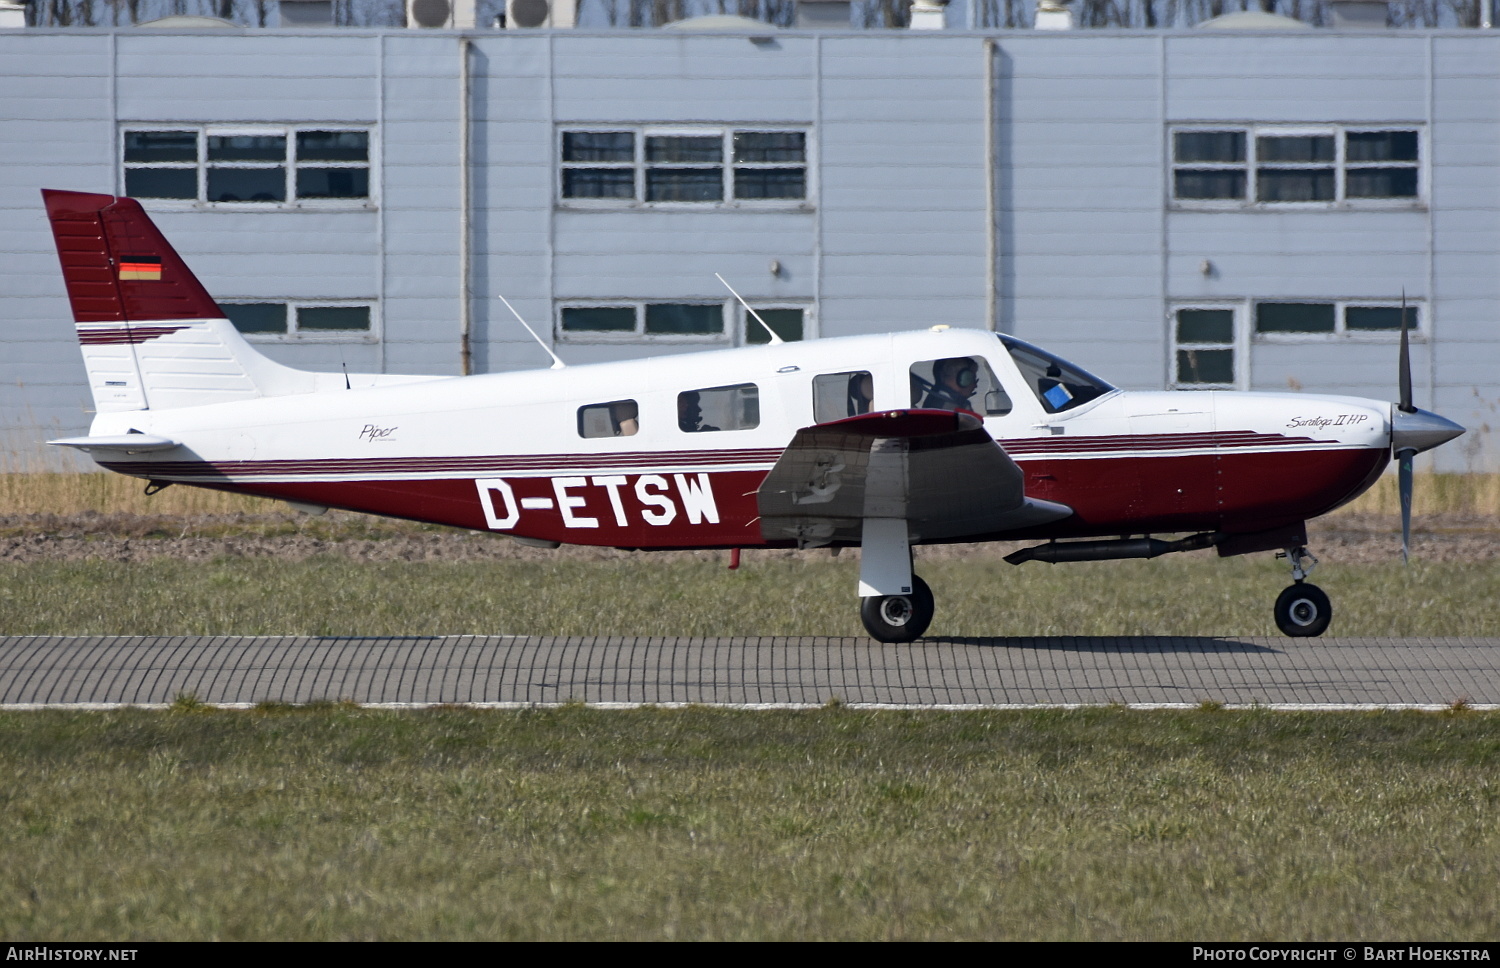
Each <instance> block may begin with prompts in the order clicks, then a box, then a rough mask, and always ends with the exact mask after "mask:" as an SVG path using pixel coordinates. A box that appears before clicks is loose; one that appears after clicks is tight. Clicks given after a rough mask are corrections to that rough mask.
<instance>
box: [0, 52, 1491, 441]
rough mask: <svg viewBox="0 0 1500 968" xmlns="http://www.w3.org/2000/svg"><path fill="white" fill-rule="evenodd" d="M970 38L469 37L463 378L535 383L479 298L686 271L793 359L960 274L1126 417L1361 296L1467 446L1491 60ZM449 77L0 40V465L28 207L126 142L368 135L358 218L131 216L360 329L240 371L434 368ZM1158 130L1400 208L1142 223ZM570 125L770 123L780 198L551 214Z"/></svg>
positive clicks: (1487, 399) (1377, 352) (1323, 367)
mask: <svg viewBox="0 0 1500 968" xmlns="http://www.w3.org/2000/svg"><path fill="white" fill-rule="evenodd" d="M993 40H994V41H995V52H994V56H993V58H987V56H986V51H985V42H986V38H985V37H983V36H980V35H976V34H964V33H957V32H943V33H903V32H862V33H851V34H823V35H813V34H797V33H785V34H781V35H779V36H777V37H776V38H775V39H774V40H769V41H767V40H765V39H752V38H750V37H747V36H733V35H694V34H683V33H663V32H649V33H648V32H630V33H624V32H618V33H589V32H571V31H565V32H555V33H546V32H513V33H480V34H475V35H472V36H471V38H470V43H471V49H470V52H469V53H468V55H467V57H468V74H469V76H470V93H469V101H468V112H469V115H470V117H471V120H472V125H471V131H470V141H469V145H468V149H467V150H468V152H469V157H470V161H471V166H470V176H469V193H470V199H471V211H470V224H469V244H470V247H471V255H472V262H471V270H470V280H469V282H470V285H471V287H472V293H473V295H472V299H471V301H470V312H471V314H472V318H473V328H474V335H475V340H474V364H475V369H476V370H480V371H484V370H491V371H493V370H503V369H511V368H523V367H531V366H538V365H542V364H543V363H544V362H545V357H544V356H543V355H542V353H541V351H540V350H539V349H538V348H537V347H536V346H535V345H534V344H532V343H531V342H530V340H529V339H528V338H527V337H525V334H524V333H523V332H522V331H521V330H520V329H519V327H517V326H516V325H515V324H514V322H513V321H512V320H511V319H510V317H509V314H508V313H505V312H504V309H503V307H501V306H500V304H499V302H498V300H496V299H495V298H494V297H495V296H496V294H504V295H505V296H506V297H507V298H509V299H510V300H511V302H512V303H514V304H515V305H516V307H517V308H518V309H519V310H520V311H521V312H522V313H523V314H524V315H526V316H527V318H528V319H530V320H531V321H532V322H533V323H534V324H535V325H537V326H538V328H540V329H543V330H550V329H551V328H552V326H553V323H554V319H555V310H556V306H557V304H558V302H559V301H566V300H607V299H629V300H643V301H652V300H661V301H673V300H678V301H690V300H695V299H698V300H703V299H707V300H713V299H720V298H722V297H723V295H724V293H723V290H722V289H721V288H720V287H719V284H718V282H717V281H716V280H715V279H714V277H713V274H714V273H715V272H720V273H723V274H724V275H725V276H726V278H728V279H729V280H730V281H731V282H733V283H735V284H736V286H737V288H740V290H741V291H742V292H743V293H744V294H745V295H746V296H747V297H750V298H751V299H752V300H759V301H762V302H776V303H784V304H789V305H801V306H805V307H807V308H808V310H809V319H810V320H813V321H814V322H813V323H812V325H813V326H814V327H815V329H816V331H817V332H818V333H819V334H821V335H824V336H838V335H845V334H854V333H865V332H874V331H885V330H893V329H905V328H915V327H925V326H928V325H931V324H933V323H948V324H951V325H956V326H971V327H983V326H985V325H986V315H987V308H988V299H987V285H988V280H989V278H990V276H993V278H994V280H995V282H996V286H997V290H998V292H997V299H996V322H997V324H998V325H999V327H1000V328H1001V329H1004V330H1008V331H1011V332H1015V333H1016V334H1018V335H1020V336H1022V337H1024V338H1027V339H1032V340H1035V341H1038V342H1041V343H1044V344H1046V345H1048V346H1050V347H1052V348H1054V349H1056V350H1057V351H1059V352H1061V353H1063V354H1064V355H1067V356H1071V357H1073V358H1075V359H1077V360H1078V361H1079V362H1080V363H1082V364H1084V365H1086V366H1088V367H1090V368H1092V369H1095V370H1097V371H1098V372H1100V373H1101V375H1104V376H1106V377H1108V378H1110V379H1112V380H1114V381H1115V382H1117V383H1119V384H1120V385H1122V386H1126V387H1135V388H1158V387H1161V386H1164V385H1166V384H1167V383H1168V382H1169V380H1170V379H1171V372H1172V357H1171V344H1170V324H1169V313H1170V311H1171V309H1172V307H1173V306H1175V305H1178V304H1181V303H1185V302H1195V301H1196V302H1203V303H1208V304H1218V303H1221V302H1222V303H1224V304H1226V305H1228V304H1236V305H1238V304H1244V305H1248V302H1249V301H1251V300H1255V299H1266V298H1287V299H1308V300H1348V299H1355V300H1359V299H1364V300H1370V299H1394V298H1398V297H1399V293H1400V290H1401V289H1402V288H1404V289H1405V291H1406V293H1407V294H1408V296H1409V298H1411V299H1412V300H1413V301H1414V302H1416V303H1418V304H1420V305H1421V306H1422V308H1423V313H1424V318H1423V325H1424V327H1426V328H1427V330H1428V332H1427V333H1426V334H1424V337H1423V340H1421V341H1419V343H1418V345H1417V347H1416V353H1415V363H1416V367H1417V379H1416V384H1417V395H1418V402H1419V403H1420V404H1422V405H1436V406H1437V407H1438V408H1439V409H1440V410H1442V411H1443V412H1445V413H1447V414H1448V415H1449V416H1452V417H1454V418H1455V419H1458V420H1460V421H1466V422H1468V423H1470V424H1471V425H1473V426H1476V427H1481V426H1483V425H1484V422H1485V421H1487V420H1489V419H1490V418H1491V417H1492V416H1493V408H1494V407H1495V406H1497V402H1500V376H1497V373H1500V368H1497V366H1496V364H1497V363H1500V339H1497V335H1496V331H1497V327H1496V325H1495V320H1496V317H1497V311H1500V282H1497V278H1500V273H1497V271H1496V270H1497V268H1500V267H1497V262H1496V257H1497V254H1500V227H1497V218H1496V215H1497V209H1500V190H1497V183H1500V56H1497V55H1500V36H1493V35H1489V34H1478V33H1474V32H1437V33H1421V32H1402V33H1400V34H1389V35H1386V34H1378V33H1376V34H1371V33H1360V34H1333V33H1330V32H1323V31H1317V32H1311V31H1309V32H1293V33H1286V34H1254V35H1230V34H1223V33H1216V34H1209V33H1193V32H1185V33H1166V34H1158V33H1146V32H1129V33H1124V32H1122V33H1113V32H1099V31H1089V32H1079V33H1061V34H1059V33H1043V34H1037V33H1030V32H1028V33H1011V34H1000V35H994V36H993ZM462 50H463V44H462V42H461V38H460V37H459V35H456V34H451V33H444V32H425V31H423V32H415V31H413V32H402V31H396V32H388V33H379V32H358V31H353V32H347V33H346V32H332V31H315V32H308V33H306V34H297V33H291V32H274V33H271V32H253V31H252V32H245V33H235V34H219V33H168V32H148V31H133V30H122V31H117V32H113V31H97V32H96V31H24V32H15V33H7V34H5V35H0V85H3V89H4V90H5V91H6V96H5V97H4V98H3V99H0V150H3V152H4V154H3V157H4V158H5V164H4V165H0V254H3V265H0V414H3V417H0V433H3V434H4V435H5V436H4V439H3V440H0V453H4V454H8V455H9V456H8V457H7V458H6V459H7V460H8V461H10V462H11V463H12V464H21V465H27V466H37V465H38V463H39V462H40V461H41V460H43V458H42V457H41V456H40V455H41V450H40V449H39V448H37V447H35V445H34V442H35V441H36V440H37V439H39V438H42V437H46V436H51V435H53V434H58V433H81V432H83V430H84V429H85V428H86V425H87V421H88V414H87V410H88V406H89V401H88V398H87V390H86V388H85V386H84V378H83V368H82V365H81V363H80V362H79V360H78V354H77V350H76V347H75V344H74V342H73V338H72V333H71V329H70V327H69V326H68V319H69V314H68V310H67V305H66V300H65V298H64V295H63V289H62V283H61V279H60V278H59V276H58V272H57V267H56V261H55V258H54V256H53V253H52V249H51V244H50V238H49V236H48V233H47V230H46V224H45V219H44V217H43V215H42V211H41V206H40V199H39V197H38V195H37V189H39V188H42V187H55V188H69V189H77V190H86V191H101V192H114V191H120V190H122V186H123V180H122V175H121V172H120V159H119V151H120V149H119V137H120V136H119V130H120V126H121V125H122V124H127V123H143V124H149V123H159V124H168V125H170V124H172V123H180V124H185V123H193V124H203V123H225V122H246V123H249V122H259V123H272V122H279V123H313V122H319V123H338V124H358V125H368V126H369V127H370V129H371V130H372V131H373V132H374V138H373V145H372V178H371V182H372V189H371V195H372V197H371V200H370V204H368V205H364V204H361V205H358V206H352V207H350V208H348V209H344V210H329V209H326V208H325V209H317V210H311V211H267V212H249V211H203V210H186V211H184V210H180V209H179V210H167V209H168V208H170V207H169V206H165V207H164V206H152V207H155V208H157V209H159V210H160V214H159V221H160V224H161V225H162V227H163V229H164V230H165V231H166V232H167V234H168V236H169V237H170V238H171V239H172V240H173V241H174V243H175V244H176V245H177V247H178V248H179V250H180V251H181V252H182V253H183V254H184V255H185V257H186V258H187V259H188V261H189V263H190V264H191V265H192V266H194V268H195V269H196V270H197V271H198V273H199V274H200V275H201V276H202V278H203V279H204V281H205V283H206V284H207V285H208V286H209V288H210V289H211V291H213V292H214V293H215V294H216V295H218V296H219V297H221V299H223V300H224V301H233V300H235V299H256V298H261V299H266V298H286V299H299V298H300V299H342V300H369V301H371V302H372V303H373V304H374V305H375V306H376V307H377V322H378V337H379V338H378V339H364V340H351V341H348V342H310V343H306V344H297V343H292V342H287V343H277V344H266V345H265V349H266V351H267V353H268V354H269V355H271V356H273V357H275V358H277V359H279V360H282V361H283V362H287V363H290V364H292V365H297V366H305V367H311V368H318V369H337V368H339V367H340V366H342V365H347V366H348V367H349V368H350V369H351V370H364V369H376V370H381V369H383V370H386V371H389V372H439V373H454V372H457V371H458V367H459V318H460V315H461V312H460V309H461V305H462V301H461V298H460V288H461V285H462V279H461V273H460V253H461V244H462V243H461V240H462V227H463V224H464V223H463V219H462V217H461V206H460V200H461V198H462V196H463V190H464V189H463V179H462V171H461V167H460V159H461V157H462V156H463V152H464V148H463V146H462V139H461V136H460V134H461V132H460V127H461V117H462V112H463V109H464V104H463V97H462V86H463V82H462V76H463V70H464V69H463V60H462V57H463V54H462ZM987 63H989V64H992V65H993V74H992V75H989V76H987V69H986V65H987ZM987 98H988V99H989V102H990V103H993V105H994V109H995V115H994V118H993V132H994V144H993V145H992V146H987V145H986V142H985V132H986V124H985V117H984V111H985V105H986V103H987ZM1193 123H1223V124H1244V125H1251V124H1283V125H1288V124H1294V123H1308V124H1318V125H1343V124H1361V123H1370V124H1392V123H1395V124H1401V125H1407V126H1410V127H1413V128H1417V129H1419V130H1421V131H1422V132H1424V135H1423V137H1424V141H1423V145H1424V149H1423V150H1424V158H1423V166H1424V174H1423V178H1424V184H1425V186H1426V188H1425V194H1424V199H1423V203H1422V204H1417V205H1409V206H1404V207H1397V208H1392V209H1389V210H1365V209H1361V208H1359V207H1357V206H1356V207H1354V208H1351V209H1350V210H1339V209H1331V210H1316V211H1284V210H1283V211H1260V210H1245V211H1198V210H1191V209H1185V208H1183V207H1179V206H1174V205H1173V204H1172V201H1171V190H1170V184H1171V181H1170V179H1171V170H1170V167H1171V166H1170V161H1169V159H1170V134H1171V130H1172V126H1173V125H1175V124H1193ZM601 124H602V125H610V124H614V125H622V126H624V125H630V126H651V125H663V126H668V125H679V126H683V125H687V126H691V125H718V126H728V127H734V126H750V127H754V126H756V125H774V126H794V127H797V128H799V129H805V130H807V131H808V132H809V164H808V168H809V172H808V197H807V199H806V200H805V202H803V203H801V204H795V205H785V206H770V207H761V208H755V207H751V208H736V207H734V206H727V207H705V208H701V209H682V208H678V209H670V208H660V207H657V208H653V207H650V206H639V207H635V208H630V209H609V210H591V209H588V208H587V207H579V206H571V205H567V204H563V203H562V202H561V201H560V199H559V198H558V189H557V184H558V175H557V170H558V163H559V162H558V157H557V156H558V132H559V131H560V130H561V129H563V128H566V127H568V126H570V125H581V126H587V125H601ZM987 151H988V152H989V153H990V154H989V155H987ZM988 156H992V157H993V158H994V163H995V166H996V167H995V172H994V182H993V193H992V194H991V192H990V190H989V188H988V186H987V180H986V167H985V166H986V158H987V157H988ZM991 210H992V214H993V218H994V232H995V237H994V240H993V242H994V248H995V252H996V261H995V264H994V265H993V266H992V267H989V266H986V261H985V253H986V247H987V243H988V242H989V240H988V239H987V214H990V213H991ZM773 260H774V261H775V262H776V263H777V264H779V266H780V267H781V270H782V271H781V272H780V273H779V274H775V275H773V274H772V272H771V271H770V268H769V267H770V265H771V263H772V262H773ZM1205 262H1207V263H1209V264H1211V266H1212V271H1210V272H1205V271H1204V265H1205ZM1429 339H1430V340H1431V342H1430V343H1429V342H1428V341H1427V340H1429ZM700 345H701V344H700ZM681 348H684V345H683V344H671V343H654V344H646V343H639V342H637V343H619V342H615V343H609V342H595V343H586V342H581V343H568V344H567V345H565V346H563V347H562V348H561V352H562V354H563V355H564V356H565V358H567V359H569V360H570V361H574V362H587V361H591V360H602V359H615V358H622V357H639V356H646V355H651V354H655V353H661V352H672V351H674V350H678V349H681ZM691 348H696V346H693V347H691ZM1429 350H1431V352H1429ZM1239 352H1240V359H1239V361H1238V362H1239V365H1240V366H1241V367H1242V374H1243V377H1242V384H1243V385H1247V386H1249V387H1251V388H1256V389H1283V388H1286V387H1287V386H1298V387H1301V388H1303V389H1305V390H1308V391H1328V392H1347V393H1357V394H1362V395H1370V396H1377V397H1390V396H1391V395H1393V394H1394V384H1395V346H1394V342H1393V341H1391V340H1390V339H1376V340H1373V341H1371V340H1365V341H1361V340H1350V339H1337V338H1326V339H1310V340H1296V341H1275V340H1255V339H1248V340H1247V341H1246V342H1245V343H1244V345H1242V346H1240V347H1239ZM1439 453H1440V455H1441V458H1442V460H1443V461H1444V466H1446V467H1448V468H1450V469H1461V468H1465V467H1485V468H1490V469H1494V468H1495V466H1496V463H1497V459H1496V457H1495V455H1494V453H1493V451H1492V450H1491V448H1490V446H1489V444H1488V434H1484V433H1475V434H1471V435H1470V436H1469V437H1468V438H1465V442H1464V444H1463V445H1461V446H1458V447H1450V448H1446V449H1444V450H1443V451H1441V452H1439Z"/></svg>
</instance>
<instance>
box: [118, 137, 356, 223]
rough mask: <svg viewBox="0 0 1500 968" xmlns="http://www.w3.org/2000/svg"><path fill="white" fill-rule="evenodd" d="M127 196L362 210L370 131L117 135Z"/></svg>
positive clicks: (200, 201)
mask: <svg viewBox="0 0 1500 968" xmlns="http://www.w3.org/2000/svg"><path fill="white" fill-rule="evenodd" d="M120 152H121V167H122V169H123V174H124V184H125V194H127V195H130V196H132V197H134V198H145V199H159V200H164V201H167V200H169V201H180V202H189V203H194V204H199V205H213V206H220V205H235V206H238V205H244V206H247V207H248V206H255V207H278V208H296V207H304V206H306V207H319V208H322V207H342V206H349V205H357V206H361V207H362V206H364V205H366V204H367V203H368V202H369V199H370V131H369V129H368V128H330V127H326V126H309V127H303V126H297V125H248V126H238V125H237V126H229V125H189V126H174V127H171V128H147V127H141V126H135V125H131V126H128V127H125V128H123V129H122V130H121V138H120Z"/></svg>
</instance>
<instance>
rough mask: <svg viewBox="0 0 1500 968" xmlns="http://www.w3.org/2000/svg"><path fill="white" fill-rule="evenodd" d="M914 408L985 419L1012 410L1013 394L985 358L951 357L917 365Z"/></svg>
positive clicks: (913, 370) (913, 383)
mask: <svg viewBox="0 0 1500 968" xmlns="http://www.w3.org/2000/svg"><path fill="white" fill-rule="evenodd" d="M911 405H912V406H913V407H921V408H922V409H925V410H969V411H972V412H973V413H978V414H983V415H984V416H986V417H1000V416H1004V415H1005V414H1008V413H1010V411H1011V402H1010V395H1009V394H1007V393H1006V392H1005V388H1004V387H1002V386H1001V385H1000V381H999V380H997V379H995V371H994V370H991V369H990V365H989V363H987V362H986V361H985V359H984V357H982V356H950V357H946V358H944V359H941V360H925V361H923V362H921V363H917V364H914V365H913V366H912V368H911Z"/></svg>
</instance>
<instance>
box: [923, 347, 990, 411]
mask: <svg viewBox="0 0 1500 968" xmlns="http://www.w3.org/2000/svg"><path fill="white" fill-rule="evenodd" d="M978 386H979V367H978V366H977V365H975V363H974V361H973V360H972V359H970V358H969V357H967V356H955V357H950V358H948V359H946V360H938V361H937V362H936V363H934V364H933V365H932V389H930V390H928V391H927V399H925V400H923V401H922V406H923V407H925V408H927V409H928V410H972V409H974V405H973V404H971V403H970V402H969V398H970V397H972V396H974V390H975V389H976V388H977V387H978Z"/></svg>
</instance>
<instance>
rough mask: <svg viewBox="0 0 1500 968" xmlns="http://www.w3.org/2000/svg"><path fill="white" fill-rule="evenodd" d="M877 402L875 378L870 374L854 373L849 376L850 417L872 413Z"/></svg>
mask: <svg viewBox="0 0 1500 968" xmlns="http://www.w3.org/2000/svg"><path fill="white" fill-rule="evenodd" d="M874 400H875V378H874V377H872V376H870V374H868V373H852V374H850V376H849V416H851V417H857V416H859V415H860V414H862V413H869V412H870V405H871V404H872V403H873V402H874Z"/></svg>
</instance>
